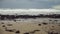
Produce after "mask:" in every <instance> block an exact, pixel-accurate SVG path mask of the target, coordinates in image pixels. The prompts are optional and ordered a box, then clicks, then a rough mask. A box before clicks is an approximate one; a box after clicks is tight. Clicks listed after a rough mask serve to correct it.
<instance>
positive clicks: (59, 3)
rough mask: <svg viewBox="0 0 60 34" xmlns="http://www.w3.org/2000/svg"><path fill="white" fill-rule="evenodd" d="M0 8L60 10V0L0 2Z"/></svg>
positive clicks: (12, 0)
mask: <svg viewBox="0 0 60 34" xmlns="http://www.w3.org/2000/svg"><path fill="white" fill-rule="evenodd" d="M0 8H20V9H21V8H23V9H24V8H36V9H47V8H54V9H60V0H0Z"/></svg>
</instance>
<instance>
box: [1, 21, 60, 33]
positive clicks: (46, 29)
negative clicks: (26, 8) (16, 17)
mask: <svg viewBox="0 0 60 34" xmlns="http://www.w3.org/2000/svg"><path fill="white" fill-rule="evenodd" d="M0 34H60V24H48V23H29V22H26V23H22V22H20V23H18V22H14V23H12V22H11V23H4V22H0Z"/></svg>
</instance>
